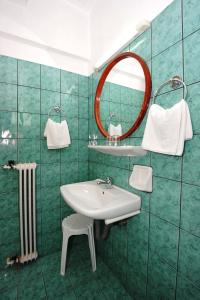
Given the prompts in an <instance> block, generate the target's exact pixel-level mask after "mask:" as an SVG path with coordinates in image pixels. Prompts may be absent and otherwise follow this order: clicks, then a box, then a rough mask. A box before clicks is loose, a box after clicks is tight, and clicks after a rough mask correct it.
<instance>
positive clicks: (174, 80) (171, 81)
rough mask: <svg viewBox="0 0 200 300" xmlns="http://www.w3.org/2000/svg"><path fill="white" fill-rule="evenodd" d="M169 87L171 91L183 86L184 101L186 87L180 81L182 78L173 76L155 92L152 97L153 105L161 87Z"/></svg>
mask: <svg viewBox="0 0 200 300" xmlns="http://www.w3.org/2000/svg"><path fill="white" fill-rule="evenodd" d="M168 84H169V85H170V86H171V87H172V88H173V89H177V88H179V87H180V86H181V85H183V87H184V98H185V99H186V97H187V86H186V84H185V82H184V81H183V80H182V78H181V77H180V76H178V75H176V76H173V77H172V78H170V79H169V80H167V81H165V82H164V83H163V84H161V86H160V87H159V88H158V89H157V90H156V92H155V94H154V96H153V103H155V99H156V97H157V96H158V94H159V92H160V91H161V90H162V88H163V87H165V86H166V85H168Z"/></svg>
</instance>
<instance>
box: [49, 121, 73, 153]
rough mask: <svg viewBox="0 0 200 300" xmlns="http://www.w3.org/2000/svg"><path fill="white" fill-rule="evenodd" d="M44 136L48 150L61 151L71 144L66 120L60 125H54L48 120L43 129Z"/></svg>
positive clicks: (54, 123)
mask: <svg viewBox="0 0 200 300" xmlns="http://www.w3.org/2000/svg"><path fill="white" fill-rule="evenodd" d="M44 136H45V137H46V138H47V147H48V149H61V148H65V147H68V146H69V145H70V144H71V139H70V134H69V129H68V125H67V122H66V120H64V121H62V122H61V123H56V122H54V121H53V120H51V119H50V118H49V119H48V120H47V124H46V127H45V131H44Z"/></svg>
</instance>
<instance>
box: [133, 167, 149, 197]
mask: <svg viewBox="0 0 200 300" xmlns="http://www.w3.org/2000/svg"><path fill="white" fill-rule="evenodd" d="M152 173H153V170H152V168H151V167H147V166H139V165H134V167H133V172H132V174H131V176H130V178H129V184H130V186H132V187H133V188H135V189H137V190H140V191H144V192H152Z"/></svg>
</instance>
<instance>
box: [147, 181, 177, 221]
mask: <svg viewBox="0 0 200 300" xmlns="http://www.w3.org/2000/svg"><path fill="white" fill-rule="evenodd" d="M180 190H181V183H179V182H176V181H173V180H169V179H164V178H159V177H153V192H152V194H151V198H150V210H151V212H152V213H153V214H155V215H157V216H159V217H160V218H162V219H164V220H166V221H169V222H171V223H173V224H175V225H179V218H180Z"/></svg>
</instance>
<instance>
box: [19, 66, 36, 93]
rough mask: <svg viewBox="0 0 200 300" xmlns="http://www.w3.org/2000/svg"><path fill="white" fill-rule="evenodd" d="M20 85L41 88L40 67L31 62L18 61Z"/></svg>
mask: <svg viewBox="0 0 200 300" xmlns="http://www.w3.org/2000/svg"><path fill="white" fill-rule="evenodd" d="M18 84H20V85H25V86H32V87H38V88H39V87H40V65H39V64H35V63H32V62H29V61H24V60H19V61H18Z"/></svg>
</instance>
